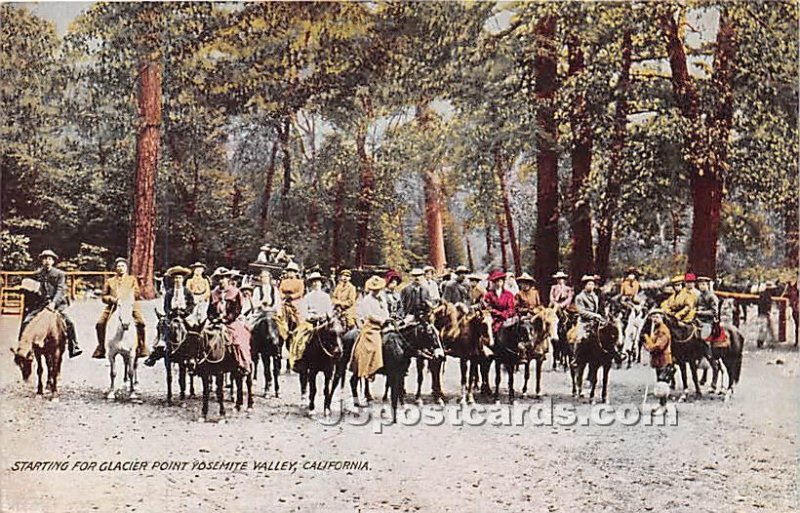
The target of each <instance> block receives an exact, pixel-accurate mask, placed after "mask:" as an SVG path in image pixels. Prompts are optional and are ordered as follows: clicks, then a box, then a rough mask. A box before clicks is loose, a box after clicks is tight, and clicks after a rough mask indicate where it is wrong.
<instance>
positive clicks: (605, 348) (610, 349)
mask: <svg viewBox="0 0 800 513" xmlns="http://www.w3.org/2000/svg"><path fill="white" fill-rule="evenodd" d="M578 331H579V332H580V331H581V327H579V328H578ZM621 339H622V330H621V328H620V325H619V323H618V322H617V321H616V320H611V321H608V320H607V321H605V322H599V323H597V324H596V325H592V324H589V325H588V326H587V327H586V332H585V333H584V334H583V336H580V335H579V338H578V340H576V342H575V343H574V344H573V349H572V352H573V354H574V355H575V357H574V361H573V362H571V364H570V372H571V375H572V395H573V397H574V396H576V395H577V396H578V397H583V371H584V369H585V368H586V366H587V365H588V366H589V381H590V382H591V383H592V389H591V391H590V392H589V399H590V400H592V401H593V400H594V392H595V388H596V387H597V371H598V369H599V368H600V367H602V368H603V393H602V401H603V402H604V403H605V402H607V401H608V373H609V372H610V371H611V364H612V363H613V362H614V359H615V358H618V354H619V351H620V350H621V349H622V340H621Z"/></svg>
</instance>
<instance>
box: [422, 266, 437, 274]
mask: <svg viewBox="0 0 800 513" xmlns="http://www.w3.org/2000/svg"><path fill="white" fill-rule="evenodd" d="M422 271H423V272H428V271H433V272H436V268H435V267H434V266H432V265H426V266H425V267H423V268H422Z"/></svg>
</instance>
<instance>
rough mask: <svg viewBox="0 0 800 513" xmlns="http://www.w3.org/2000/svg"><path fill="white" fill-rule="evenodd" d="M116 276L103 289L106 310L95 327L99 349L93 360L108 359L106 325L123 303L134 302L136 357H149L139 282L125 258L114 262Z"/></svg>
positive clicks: (95, 352) (107, 281)
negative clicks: (129, 268)
mask: <svg viewBox="0 0 800 513" xmlns="http://www.w3.org/2000/svg"><path fill="white" fill-rule="evenodd" d="M114 271H115V272H116V275H115V276H112V277H111V278H109V279H107V280H106V283H105V286H104V287H103V298H102V300H103V303H105V305H106V308H105V310H103V313H102V314H100V319H99V320H98V321H97V324H96V325H95V330H96V331H97V348H95V350H94V353H92V358H105V357H106V324H107V323H108V317H109V315H111V312H112V311H113V310H114V308H115V307H116V306H117V304H118V303H119V302H120V301H122V300H125V301H133V321H134V324H135V325H136V340H137V344H136V357H137V358H140V357H142V356H148V355H149V354H150V351H149V350H148V349H147V342H146V340H145V325H144V317H142V311H141V310H140V309H139V304H138V303H137V301H138V299H139V282H138V280H137V279H136V277H135V276H131V275H130V274H128V261H127V260H126V259H124V258H121V257H120V258H117V259H116V260H114Z"/></svg>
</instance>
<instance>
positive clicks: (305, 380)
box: [298, 372, 308, 404]
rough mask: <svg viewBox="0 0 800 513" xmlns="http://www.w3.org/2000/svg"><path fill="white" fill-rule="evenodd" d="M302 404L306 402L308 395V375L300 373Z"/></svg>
mask: <svg viewBox="0 0 800 513" xmlns="http://www.w3.org/2000/svg"><path fill="white" fill-rule="evenodd" d="M298 374H299V376H298V377H299V378H300V404H303V403H304V402H306V396H307V394H308V375H307V374H306V373H305V372H300V373H298Z"/></svg>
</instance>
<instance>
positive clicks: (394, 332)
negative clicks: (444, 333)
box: [348, 318, 444, 422]
mask: <svg viewBox="0 0 800 513" xmlns="http://www.w3.org/2000/svg"><path fill="white" fill-rule="evenodd" d="M381 347H382V353H383V367H381V369H380V370H379V371H378V373H379V374H383V375H385V376H386V381H387V384H388V386H389V391H390V393H391V401H392V403H391V404H392V422H397V405H398V403H399V402H402V401H403V400H404V396H405V386H404V381H405V377H406V374H407V373H408V368H409V367H410V366H411V358H413V357H416V358H423V359H428V360H430V359H432V358H436V355H437V354H442V355H443V354H444V348H443V347H442V341H441V338H440V337H439V333H438V332H437V331H436V328H435V327H434V326H433V324H432V323H430V322H427V320H426V319H424V318H422V319H417V321H415V322H413V323H410V324H402V325H397V324H395V325H394V326H393V327H391V328H389V330H385V331H384V333H383V341H382V344H381ZM348 360H349V358H348ZM350 390H351V391H352V393H353V400H354V401H355V402H356V403H357V402H358V401H357V399H358V377H357V376H356V375H355V374H353V376H351V378H350Z"/></svg>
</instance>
